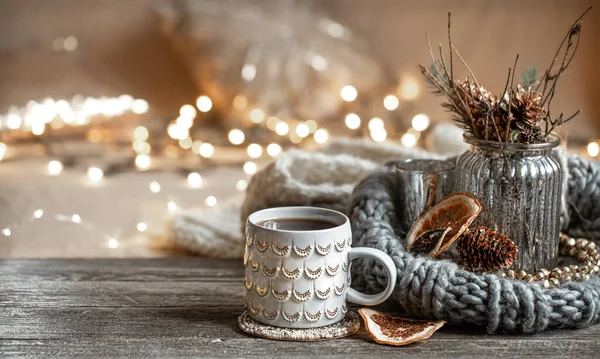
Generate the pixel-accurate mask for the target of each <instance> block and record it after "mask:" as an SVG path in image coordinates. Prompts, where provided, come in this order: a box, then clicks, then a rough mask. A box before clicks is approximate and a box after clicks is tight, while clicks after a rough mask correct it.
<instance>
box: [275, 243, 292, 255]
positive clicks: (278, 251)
mask: <svg viewBox="0 0 600 359" xmlns="http://www.w3.org/2000/svg"><path fill="white" fill-rule="evenodd" d="M271 249H272V250H273V253H275V254H277V255H278V256H287V255H288V253H290V247H289V246H288V245H284V246H282V247H280V246H278V245H277V244H275V243H273V244H271Z"/></svg>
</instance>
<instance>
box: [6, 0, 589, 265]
mask: <svg viewBox="0 0 600 359" xmlns="http://www.w3.org/2000/svg"><path fill="white" fill-rule="evenodd" d="M593 2H594V1H590V0H588V1H584V0H577V1H567V0H564V1H552V2H549V1H543V0H529V1H519V0H507V1H480V0H462V1H457V0H456V1H442V0H435V1H434V0H425V1H419V2H414V1H408V0H406V1H405V0H371V1H361V0H327V1H325V0H320V1H319V0H295V1H294V0H244V1H242V0H128V1H119V0H54V1H40V0H2V1H1V2H0V52H1V56H0V233H1V234H0V257H3V258H7V257H113V256H116V257H122V256H135V257H138V256H142V257H145V256H165V255H168V256H171V255H185V251H181V250H178V249H175V248H173V247H172V245H170V242H169V240H168V238H166V237H165V233H164V228H165V226H166V223H167V221H168V218H169V214H172V213H174V212H176V211H178V210H180V209H182V208H196V207H202V208H209V207H218V206H221V205H223V204H227V203H230V202H240V201H241V200H242V197H243V191H244V190H245V186H246V185H247V181H248V180H249V179H250V177H251V176H252V174H253V173H255V172H256V170H257V169H260V168H261V167H263V166H264V165H265V164H267V163H269V161H272V159H273V158H275V157H277V156H278V155H280V153H281V152H282V151H285V150H287V149H290V148H295V147H297V148H305V149H316V148H319V147H320V146H326V145H327V143H328V142H329V141H331V140H332V139H333V138H334V137H335V136H348V137H357V138H364V139H365V141H373V142H392V143H397V144H399V145H402V146H406V147H421V148H424V149H427V150H429V151H432V152H440V149H439V148H438V147H439V146H436V144H437V143H436V140H434V139H433V138H434V137H433V136H432V135H433V134H435V133H436V131H437V132H438V133H439V132H444V133H452V134H454V136H455V137H457V138H459V139H460V131H458V130H457V129H454V128H453V127H451V126H450V125H449V124H448V123H449V122H450V115H449V114H448V113H445V112H444V111H443V109H442V107H441V106H439V104H440V98H437V97H435V96H434V95H432V94H431V93H430V92H429V91H428V88H426V87H424V83H423V81H422V79H421V77H420V73H419V71H418V68H417V65H418V64H428V63H430V57H429V50H428V47H427V41H426V37H425V34H426V33H427V34H429V37H430V39H431V41H432V44H433V45H434V46H437V43H438V42H442V43H443V44H444V45H446V41H447V39H446V17H447V11H449V10H451V11H452V14H453V25H452V31H453V44H454V46H455V47H456V48H457V49H458V50H459V51H460V53H461V55H462V56H463V58H464V59H465V60H466V61H467V62H468V64H469V65H470V67H471V69H472V70H473V71H474V73H475V74H476V76H477V78H478V81H479V82H480V83H482V84H485V86H486V87H487V88H488V89H489V90H491V91H492V92H495V93H501V92H502V90H503V88H504V84H505V82H506V76H507V71H508V68H509V67H510V66H512V63H513V62H514V57H515V55H516V54H519V55H520V62H519V65H518V67H517V73H520V72H521V71H524V70H525V69H527V68H528V67H529V66H534V67H537V68H538V69H540V71H543V70H544V69H545V68H546V67H547V66H548V65H549V63H550V62H551V60H552V57H553V55H554V53H555V51H556V49H557V47H558V45H559V44H560V42H561V41H562V38H563V37H564V35H565V33H566V31H567V30H568V29H569V27H570V26H571V24H572V23H573V22H574V20H575V19H576V18H577V17H578V16H579V15H580V14H581V13H582V12H583V11H584V10H585V9H586V8H587V7H588V6H589V5H591V4H593ZM599 35H600V14H599V13H598V9H594V10H592V12H591V13H590V14H588V16H587V17H586V20H585V23H584V28H583V35H582V40H581V44H580V46H579V49H578V53H577V55H576V57H575V59H574V61H573V63H572V64H571V65H570V67H569V69H568V71H567V72H566V73H565V74H564V75H563V76H562V77H561V80H560V82H559V87H558V92H557V94H556V97H555V99H554V102H553V108H554V109H555V111H557V112H565V113H567V114H570V113H572V112H574V111H576V110H577V109H581V110H582V113H581V115H580V116H579V117H577V118H576V119H575V120H573V121H572V122H570V123H568V124H567V125H566V126H564V128H562V129H561V131H560V135H561V136H562V137H563V139H564V141H563V144H564V145H565V146H566V147H567V148H568V150H569V151H574V152H578V153H580V154H582V155H585V156H588V157H596V156H598V152H599V148H598V142H597V141H598V139H599V138H600V101H598V100H597V99H598V97H599V96H600V71H598V70H597V68H596V66H597V64H598V63H600V42H598V41H597V38H598V36H599ZM455 69H456V76H457V77H459V78H462V77H465V76H466V75H467V72H466V71H465V70H464V68H462V66H457V65H456V63H455ZM334 135H335V136H334ZM461 148H462V147H460V146H458V147H457V148H456V151H460V150H461Z"/></svg>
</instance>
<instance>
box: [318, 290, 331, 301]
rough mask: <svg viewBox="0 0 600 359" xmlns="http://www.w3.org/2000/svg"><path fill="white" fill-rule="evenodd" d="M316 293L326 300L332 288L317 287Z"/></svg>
mask: <svg viewBox="0 0 600 359" xmlns="http://www.w3.org/2000/svg"><path fill="white" fill-rule="evenodd" d="M315 295H316V296H317V298H319V299H322V300H325V299H327V298H329V296H330V295H331V288H327V289H325V290H319V289H315Z"/></svg>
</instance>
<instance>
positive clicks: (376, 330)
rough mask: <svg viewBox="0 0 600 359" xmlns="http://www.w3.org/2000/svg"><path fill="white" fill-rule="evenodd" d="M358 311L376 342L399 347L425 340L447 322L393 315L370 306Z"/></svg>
mask: <svg viewBox="0 0 600 359" xmlns="http://www.w3.org/2000/svg"><path fill="white" fill-rule="evenodd" d="M358 312H359V313H360V316H361V317H362V318H363V320H364V322H365V328H366V329H367V332H368V333H369V335H370V336H371V337H372V338H373V340H375V342H377V343H379V344H388V345H394V346H398V347H399V346H402V345H407V344H410V343H414V342H417V341H420V340H425V339H427V338H429V337H430V336H432V335H433V333H435V332H436V331H437V330H438V329H440V328H441V327H442V326H443V325H444V324H446V322H444V321H443V320H440V321H437V322H429V321H424V320H414V319H405V318H398V317H392V316H390V315H387V314H383V313H381V312H378V311H376V310H373V309H369V308H361V309H359V310H358Z"/></svg>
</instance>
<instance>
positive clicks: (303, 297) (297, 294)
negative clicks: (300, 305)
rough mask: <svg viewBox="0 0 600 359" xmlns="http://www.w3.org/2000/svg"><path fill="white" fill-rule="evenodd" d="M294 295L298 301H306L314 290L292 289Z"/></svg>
mask: <svg viewBox="0 0 600 359" xmlns="http://www.w3.org/2000/svg"><path fill="white" fill-rule="evenodd" d="M292 295H293V296H294V299H296V300H297V301H298V302H306V301H307V300H309V299H310V298H312V295H313V292H312V290H310V289H308V290H306V291H305V292H300V291H297V290H295V289H294V290H292Z"/></svg>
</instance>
